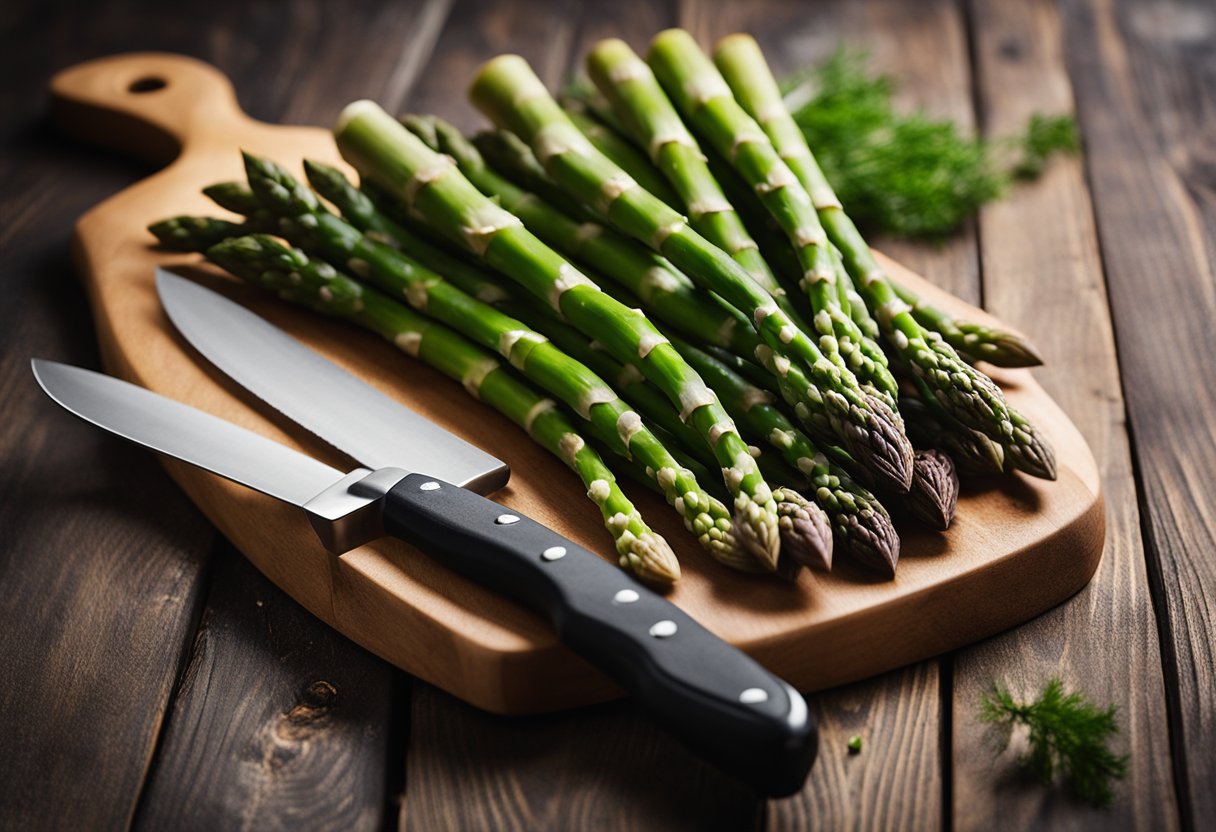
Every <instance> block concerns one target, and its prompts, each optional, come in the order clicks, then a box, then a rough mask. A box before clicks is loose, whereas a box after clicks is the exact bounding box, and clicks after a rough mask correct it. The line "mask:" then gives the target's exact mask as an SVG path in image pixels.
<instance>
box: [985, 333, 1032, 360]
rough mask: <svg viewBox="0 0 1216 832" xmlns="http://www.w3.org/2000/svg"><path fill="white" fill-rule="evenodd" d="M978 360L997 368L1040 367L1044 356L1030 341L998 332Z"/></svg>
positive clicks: (987, 343)
mask: <svg viewBox="0 0 1216 832" xmlns="http://www.w3.org/2000/svg"><path fill="white" fill-rule="evenodd" d="M976 357H977V358H980V359H983V360H984V361H987V362H988V363H989V364H995V365H996V366H997V367H1040V366H1042V365H1043V356H1042V355H1041V354H1040V353H1039V351H1038V349H1037V348H1036V347H1035V345H1034V344H1032V343H1031V342H1030V341H1029V340H1028V339H1026V338H1023V337H1022V336H1020V335H1014V334H1013V333H1012V332H997V333H995V334H994V335H993V336H992V337H991V339H990V340H989V341H987V342H986V343H985V344H984V345H983V349H982V350H980V352H979V355H977V356H976Z"/></svg>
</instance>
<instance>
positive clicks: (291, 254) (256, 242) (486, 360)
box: [207, 235, 680, 585]
mask: <svg viewBox="0 0 1216 832" xmlns="http://www.w3.org/2000/svg"><path fill="white" fill-rule="evenodd" d="M207 256H208V257H209V258H210V259H212V260H214V261H215V262H216V263H218V264H219V265H220V266H222V267H223V268H225V269H227V270H228V271H230V272H232V273H233V274H235V275H236V276H237V277H240V278H242V279H243V280H247V281H249V282H251V283H254V284H256V285H259V286H262V287H264V288H267V289H270V290H272V291H275V292H277V293H279V294H280V295H281V296H282V297H284V298H285V299H287V300H290V301H292V302H295V303H300V304H303V305H306V306H310V307H312V308H314V309H317V310H319V311H321V312H323V313H325V314H327V315H333V316H336V317H340V318H345V319H346V320H349V321H352V322H354V323H356V324H358V325H360V326H362V327H364V328H366V329H370V330H372V331H373V332H375V333H377V334H379V335H380V336H382V337H383V338H385V339H387V340H389V341H391V342H392V343H394V344H396V345H397V346H398V347H400V348H401V349H402V350H404V351H405V352H407V353H409V354H410V355H412V356H414V357H415V358H418V359H420V360H422V361H423V362H424V363H426V364H429V365H430V366H432V367H434V368H435V369H437V370H439V371H440V372H442V373H444V374H445V375H447V376H448V377H450V378H452V379H455V380H457V381H459V382H461V383H462V384H463V385H464V387H465V389H467V390H468V391H469V393H471V394H472V395H473V396H475V397H476V398H478V399H480V400H482V401H484V402H485V403H486V404H489V405H490V406H491V407H493V408H495V409H496V410H498V411H499V412H500V413H502V414H503V415H505V416H506V417H507V418H509V419H510V420H511V421H513V422H514V423H515V424H517V425H519V426H520V427H521V428H523V429H524V430H525V431H526V432H527V433H528V435H529V436H531V437H532V438H533V439H534V440H535V441H536V442H537V443H538V444H539V445H541V446H542V447H544V448H545V449H546V450H548V451H549V452H550V453H552V454H554V455H555V456H557V457H558V458H559V459H561V460H562V461H563V462H565V463H566V465H567V466H569V467H570V468H571V469H572V470H573V471H574V472H575V473H576V474H578V476H579V478H580V479H581V480H582V481H583V486H584V487H585V488H586V489H587V496H588V497H590V498H591V500H592V501H593V502H595V504H596V506H597V507H598V508H599V510H600V513H601V515H602V517H603V519H604V526H605V528H607V529H608V531H609V533H611V534H612V536H613V539H614V541H615V548H616V552H617V555H618V557H619V558H620V562H621V565H622V566H624V567H625V568H627V569H629V570H631V571H632V572H634V573H635V574H637V575H638V576H639V577H641V578H643V579H645V580H647V581H650V582H652V583H656V584H660V585H670V584H672V583H673V582H675V581H676V580H677V579H678V578H679V575H680V569H679V564H678V563H677V562H676V558H675V555H674V553H672V551H671V548H670V547H669V546H668V545H667V542H666V541H665V540H663V538H662V537H661V536H659V535H658V534H657V533H656V532H654V531H653V530H651V529H650V528H649V527H648V526H647V525H646V523H645V521H644V520H643V519H642V516H641V515H640V514H639V513H638V511H637V509H636V508H634V506H633V504H632V503H631V502H630V501H629V498H628V497H626V496H625V494H624V492H622V491H621V490H620V488H619V487H618V486H617V484H616V480H615V478H614V477H613V475H612V472H611V471H610V470H609V468H608V467H607V466H606V465H605V464H604V462H603V460H602V459H601V458H600V456H599V454H597V453H596V452H595V451H594V450H593V449H592V448H591V447H590V446H589V445H588V444H587V443H586V442H585V441H584V440H583V438H582V436H581V435H580V434H579V431H578V429H577V428H576V427H575V426H574V425H573V424H572V423H571V422H570V421H569V419H567V417H566V416H565V414H564V413H563V412H562V411H561V410H560V409H558V408H557V407H556V406H554V403H553V401H552V400H550V399H546V398H544V397H543V396H541V395H540V393H538V392H537V391H536V390H534V389H533V388H532V387H530V386H529V385H527V384H525V383H523V382H521V381H519V380H518V379H517V378H516V377H515V376H514V375H513V374H512V373H511V372H510V371H509V370H507V369H506V368H505V367H503V366H502V364H501V362H500V361H499V359H498V358H497V357H496V356H494V355H493V354H491V353H489V352H487V351H486V350H483V349H481V348H480V347H477V346H476V345H474V344H472V343H471V342H469V341H468V340H467V339H465V338H463V337H461V336H460V335H458V334H456V333H455V332H453V331H451V330H450V329H448V328H446V327H444V326H442V325H440V324H437V323H435V322H434V321H431V320H428V319H426V318H424V317H422V316H420V315H418V314H416V313H414V312H412V311H411V310H409V309H408V308H406V307H404V306H402V305H401V304H399V303H397V302H396V301H394V300H392V299H391V298H389V297H387V296H386V295H383V294H381V293H379V292H377V291H376V290H374V289H371V288H369V287H365V286H363V285H362V284H360V283H358V282H357V281H355V280H352V279H351V278H349V277H347V276H346V275H344V274H342V273H340V272H338V271H336V270H335V269H333V267H331V266H330V265H329V264H328V263H324V262H321V261H316V260H312V259H310V258H308V257H307V256H305V255H304V253H303V252H301V251H298V250H292V249H289V248H286V247H285V246H283V245H281V244H280V243H279V242H277V241H276V240H274V239H273V238H271V237H267V236H262V235H254V236H247V237H238V238H233V239H229V240H225V241H223V242H221V243H218V244H216V245H214V246H212V247H211V248H209V249H208V251H207Z"/></svg>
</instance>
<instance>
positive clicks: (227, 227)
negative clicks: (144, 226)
mask: <svg viewBox="0 0 1216 832" xmlns="http://www.w3.org/2000/svg"><path fill="white" fill-rule="evenodd" d="M148 230H149V231H151V232H152V233H153V234H154V235H155V236H156V239H157V240H158V241H159V242H160V244H161V245H162V246H164V247H165V248H171V249H173V250H174V251H205V250H207V249H208V248H210V247H211V246H213V245H215V244H216V243H218V242H220V241H221V240H226V239H228V238H229V237H240V236H241V235H243V234H248V233H249V229H247V228H246V227H245V225H244V224H243V223H238V222H229V221H228V220H213V219H210V218H208V217H189V216H180V217H170V218H169V219H165V220H161V221H160V222H154V223H152V224H151V225H149V226H148Z"/></svg>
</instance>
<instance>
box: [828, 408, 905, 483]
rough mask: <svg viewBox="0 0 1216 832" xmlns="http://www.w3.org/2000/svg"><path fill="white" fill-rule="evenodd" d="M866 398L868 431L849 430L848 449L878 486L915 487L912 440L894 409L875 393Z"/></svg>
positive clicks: (847, 435)
mask: <svg viewBox="0 0 1216 832" xmlns="http://www.w3.org/2000/svg"><path fill="white" fill-rule="evenodd" d="M865 401H866V411H865V412H866V413H868V414H869V418H868V419H867V421H868V425H867V427H868V430H867V429H865V428H863V429H861V430H858V431H852V430H849V431H847V432H846V433H845V437H844V439H845V450H847V451H848V453H849V456H851V457H853V459H855V460H857V464H858V467H859V468H861V469H863V470H865V471H867V472H868V473H869V475H870V476H871V478H872V479H873V480H874V483H875V484H876V485H879V486H881V487H883V488H886V489H888V490H890V491H893V492H895V493H897V494H903V493H905V492H907V490H908V489H909V488H911V486H912V443H910V442H909V441H908V437H907V436H905V435H904V428H903V421H902V420H901V419H900V418H899V416H897V415H896V413H895V411H893V410H892V409H891V408H889V407H887V406H886V404H884V403H883V402H882V400H881V399H878V398H875V397H874V396H871V395H866V397H865Z"/></svg>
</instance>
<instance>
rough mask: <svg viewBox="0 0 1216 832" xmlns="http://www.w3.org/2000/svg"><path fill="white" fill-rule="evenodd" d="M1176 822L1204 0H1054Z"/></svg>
mask: <svg viewBox="0 0 1216 832" xmlns="http://www.w3.org/2000/svg"><path fill="white" fill-rule="evenodd" d="M1064 22H1065V33H1066V42H1067V43H1068V45H1069V48H1068V50H1067V53H1066V54H1067V59H1068V65H1069V69H1070V71H1071V73H1072V77H1073V84H1074V86H1075V87H1076V89H1077V101H1078V113H1079V116H1080V118H1081V124H1082V127H1083V128H1084V134H1085V140H1086V150H1087V155H1086V168H1087V172H1088V174H1089V181H1090V186H1091V187H1092V189H1093V194H1094V204H1095V211H1096V217H1097V222H1098V236H1099V240H1100V242H1101V249H1102V257H1103V263H1104V264H1105V267H1106V275H1107V288H1108V291H1109V293H1110V304H1111V309H1112V313H1113V316H1114V326H1115V334H1116V337H1117V343H1118V347H1119V359H1120V371H1121V375H1122V379H1123V393H1124V396H1125V397H1126V404H1127V416H1128V420H1129V422H1130V424H1131V430H1132V436H1133V439H1134V448H1133V451H1134V459H1135V462H1136V473H1137V481H1138V484H1139V489H1140V505H1141V506H1142V510H1143V512H1144V514H1143V520H1144V524H1143V525H1144V531H1145V534H1146V540H1145V542H1146V546H1147V549H1148V562H1149V576H1150V580H1151V581H1152V585H1153V595H1154V602H1155V605H1156V609H1157V614H1158V616H1159V617H1160V619H1161V624H1162V626H1161V628H1160V629H1161V633H1162V638H1163V649H1164V655H1165V668H1166V690H1167V692H1168V694H1169V705H1170V725H1171V744H1172V748H1173V750H1174V764H1175V774H1176V777H1177V786H1178V792H1179V798H1180V808H1181V810H1182V813H1183V820H1184V823H1189V824H1194V825H1197V826H1198V825H1201V824H1202V823H1204V821H1203V820H1202V819H1203V818H1211V817H1212V816H1213V815H1214V814H1216V785H1214V784H1216V755H1213V754H1212V748H1213V747H1214V746H1216V675H1214V672H1213V668H1214V666H1216V641H1214V640H1213V638H1212V633H1213V632H1216V559H1213V558H1212V557H1211V554H1212V553H1213V552H1216V498H1214V496H1213V493H1214V492H1213V486H1212V476H1211V472H1212V471H1213V470H1216V426H1214V424H1213V422H1212V418H1211V414H1212V413H1213V412H1216V371H1214V370H1213V369H1212V362H1211V360H1210V356H1211V355H1212V354H1213V351H1216V333H1214V332H1213V328H1212V321H1214V320H1216V280H1214V279H1213V269H1212V262H1213V256H1214V255H1216V196H1214V194H1216V188H1213V182H1214V180H1213V168H1212V165H1211V148H1212V146H1213V144H1216V114H1214V112H1213V108H1212V107H1211V106H1210V105H1211V102H1212V101H1213V100H1216V72H1214V71H1213V67H1214V61H1216V50H1214V49H1212V40H1213V32H1216V9H1213V8H1212V6H1211V4H1189V3H1188V4H1184V3H1175V2H1157V3H1113V2H1068V3H1065V5H1064Z"/></svg>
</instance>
